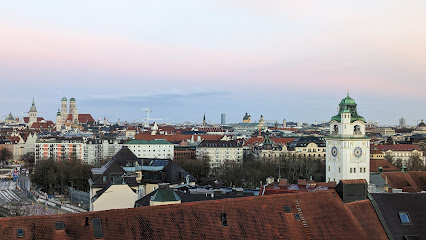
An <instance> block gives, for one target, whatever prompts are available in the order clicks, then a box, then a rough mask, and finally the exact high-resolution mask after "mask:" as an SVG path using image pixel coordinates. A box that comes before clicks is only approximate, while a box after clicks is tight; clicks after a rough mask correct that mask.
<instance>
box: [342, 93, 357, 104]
mask: <svg viewBox="0 0 426 240" xmlns="http://www.w3.org/2000/svg"><path fill="white" fill-rule="evenodd" d="M340 105H356V103H355V100H353V99H352V98H351V97H349V94H348V96H346V97H345V98H343V99H342V101H340Z"/></svg>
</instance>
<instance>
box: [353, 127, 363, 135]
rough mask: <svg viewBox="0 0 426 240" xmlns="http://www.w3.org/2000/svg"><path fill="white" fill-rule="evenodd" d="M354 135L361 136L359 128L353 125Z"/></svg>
mask: <svg viewBox="0 0 426 240" xmlns="http://www.w3.org/2000/svg"><path fill="white" fill-rule="evenodd" d="M354 134H361V126H359V125H355V127H354Z"/></svg>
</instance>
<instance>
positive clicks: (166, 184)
mask: <svg viewBox="0 0 426 240" xmlns="http://www.w3.org/2000/svg"><path fill="white" fill-rule="evenodd" d="M169 185H170V184H169V183H159V184H158V188H160V189H167V188H169Z"/></svg>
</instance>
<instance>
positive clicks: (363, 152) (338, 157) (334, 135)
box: [326, 92, 370, 182]
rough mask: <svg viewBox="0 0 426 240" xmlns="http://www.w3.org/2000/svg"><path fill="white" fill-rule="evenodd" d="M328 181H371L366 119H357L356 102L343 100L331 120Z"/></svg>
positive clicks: (327, 157)
mask: <svg viewBox="0 0 426 240" xmlns="http://www.w3.org/2000/svg"><path fill="white" fill-rule="evenodd" d="M326 142H327V152H326V181H328V182H330V181H331V182H339V181H340V180H342V179H344V180H346V179H366V180H367V182H369V180H370V175H369V174H370V140H369V138H368V137H367V136H365V119H364V118H363V117H361V116H360V115H358V113H357V104H356V103H355V100H353V99H352V98H351V97H349V92H348V95H347V97H346V98H344V99H342V101H341V102H340V104H339V108H338V114H337V115H336V116H334V117H332V118H331V121H330V136H329V137H327V138H326Z"/></svg>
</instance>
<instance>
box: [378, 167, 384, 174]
mask: <svg viewBox="0 0 426 240" xmlns="http://www.w3.org/2000/svg"><path fill="white" fill-rule="evenodd" d="M377 171H378V172H379V173H380V174H382V173H383V167H382V166H379V167H378V168H377Z"/></svg>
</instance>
